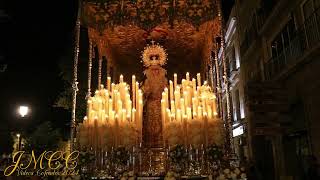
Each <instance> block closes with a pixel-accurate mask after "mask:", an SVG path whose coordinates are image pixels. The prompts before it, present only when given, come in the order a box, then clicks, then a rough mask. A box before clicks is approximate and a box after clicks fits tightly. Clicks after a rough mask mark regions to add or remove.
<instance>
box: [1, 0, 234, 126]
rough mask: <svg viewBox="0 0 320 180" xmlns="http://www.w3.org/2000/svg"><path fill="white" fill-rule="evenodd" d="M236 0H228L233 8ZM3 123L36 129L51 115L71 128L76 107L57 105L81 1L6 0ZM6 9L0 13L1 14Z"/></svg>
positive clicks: (225, 2)
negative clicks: (24, 109)
mask: <svg viewBox="0 0 320 180" xmlns="http://www.w3.org/2000/svg"><path fill="white" fill-rule="evenodd" d="M232 2H233V0H223V5H224V11H225V13H226V14H228V12H229V11H230V7H231V4H232ZM0 10H2V12H4V14H5V15H7V17H4V16H3V15H2V18H1V20H0V23H1V25H0V27H1V28H0V63H6V64H8V67H7V69H6V71H5V72H2V73H1V72H0V83H1V85H0V89H1V90H0V121H1V126H7V127H8V128H10V129H13V130H16V131H21V129H23V130H29V131H32V130H33V129H34V127H35V126H36V125H37V124H39V123H40V122H44V121H47V120H50V121H52V122H54V124H55V125H56V126H57V127H60V128H62V129H63V128H66V127H68V124H67V122H68V121H70V112H69V111H66V110H63V109H59V108H53V107H52V105H53V103H54V101H55V100H56V98H57V95H58V94H59V92H61V91H62V90H63V88H64V82H63V81H62V79H61V77H60V76H59V73H60V70H59V67H58V65H59V62H60V61H61V59H62V57H64V56H66V55H69V54H72V52H73V38H74V26H75V21H76V14H77V0H54V1H31V0H28V1H18V0H7V2H3V1H1V2H0ZM1 14H3V13H0V17H1ZM20 104H26V105H29V106H30V108H31V110H32V112H31V113H30V116H29V117H27V118H25V119H21V118H19V117H18V115H17V107H18V106H19V105H20Z"/></svg>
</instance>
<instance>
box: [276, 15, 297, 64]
mask: <svg viewBox="0 0 320 180" xmlns="http://www.w3.org/2000/svg"><path fill="white" fill-rule="evenodd" d="M296 35H297V31H296V26H295V22H294V18H293V16H291V17H290V19H289V21H288V23H287V24H286V26H285V27H284V28H283V29H282V30H281V31H280V33H279V34H278V35H277V36H276V37H275V38H274V40H273V41H272V42H271V54H272V57H273V58H275V57H279V56H280V55H281V54H282V52H283V50H284V49H285V48H287V47H288V46H289V45H290V42H291V41H292V40H293V39H294V38H295V37H296Z"/></svg>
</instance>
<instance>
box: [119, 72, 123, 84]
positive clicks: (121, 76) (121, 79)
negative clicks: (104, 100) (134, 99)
mask: <svg viewBox="0 0 320 180" xmlns="http://www.w3.org/2000/svg"><path fill="white" fill-rule="evenodd" d="M119 82H120V84H121V83H123V75H122V74H121V75H120V80H119Z"/></svg>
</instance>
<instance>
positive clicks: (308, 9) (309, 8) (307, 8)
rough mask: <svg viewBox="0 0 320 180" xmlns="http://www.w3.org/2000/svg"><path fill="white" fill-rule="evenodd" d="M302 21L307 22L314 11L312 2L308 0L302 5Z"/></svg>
mask: <svg viewBox="0 0 320 180" xmlns="http://www.w3.org/2000/svg"><path fill="white" fill-rule="evenodd" d="M302 10H303V17H304V20H307V19H308V18H309V17H310V16H311V14H312V12H313V11H314V6H313V0H308V1H306V2H305V3H304V4H303V5H302Z"/></svg>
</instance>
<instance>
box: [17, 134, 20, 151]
mask: <svg viewBox="0 0 320 180" xmlns="http://www.w3.org/2000/svg"><path fill="white" fill-rule="evenodd" d="M17 137H18V151H20V149H21V138H20V137H21V135H20V134H19V133H18V134H17Z"/></svg>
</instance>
